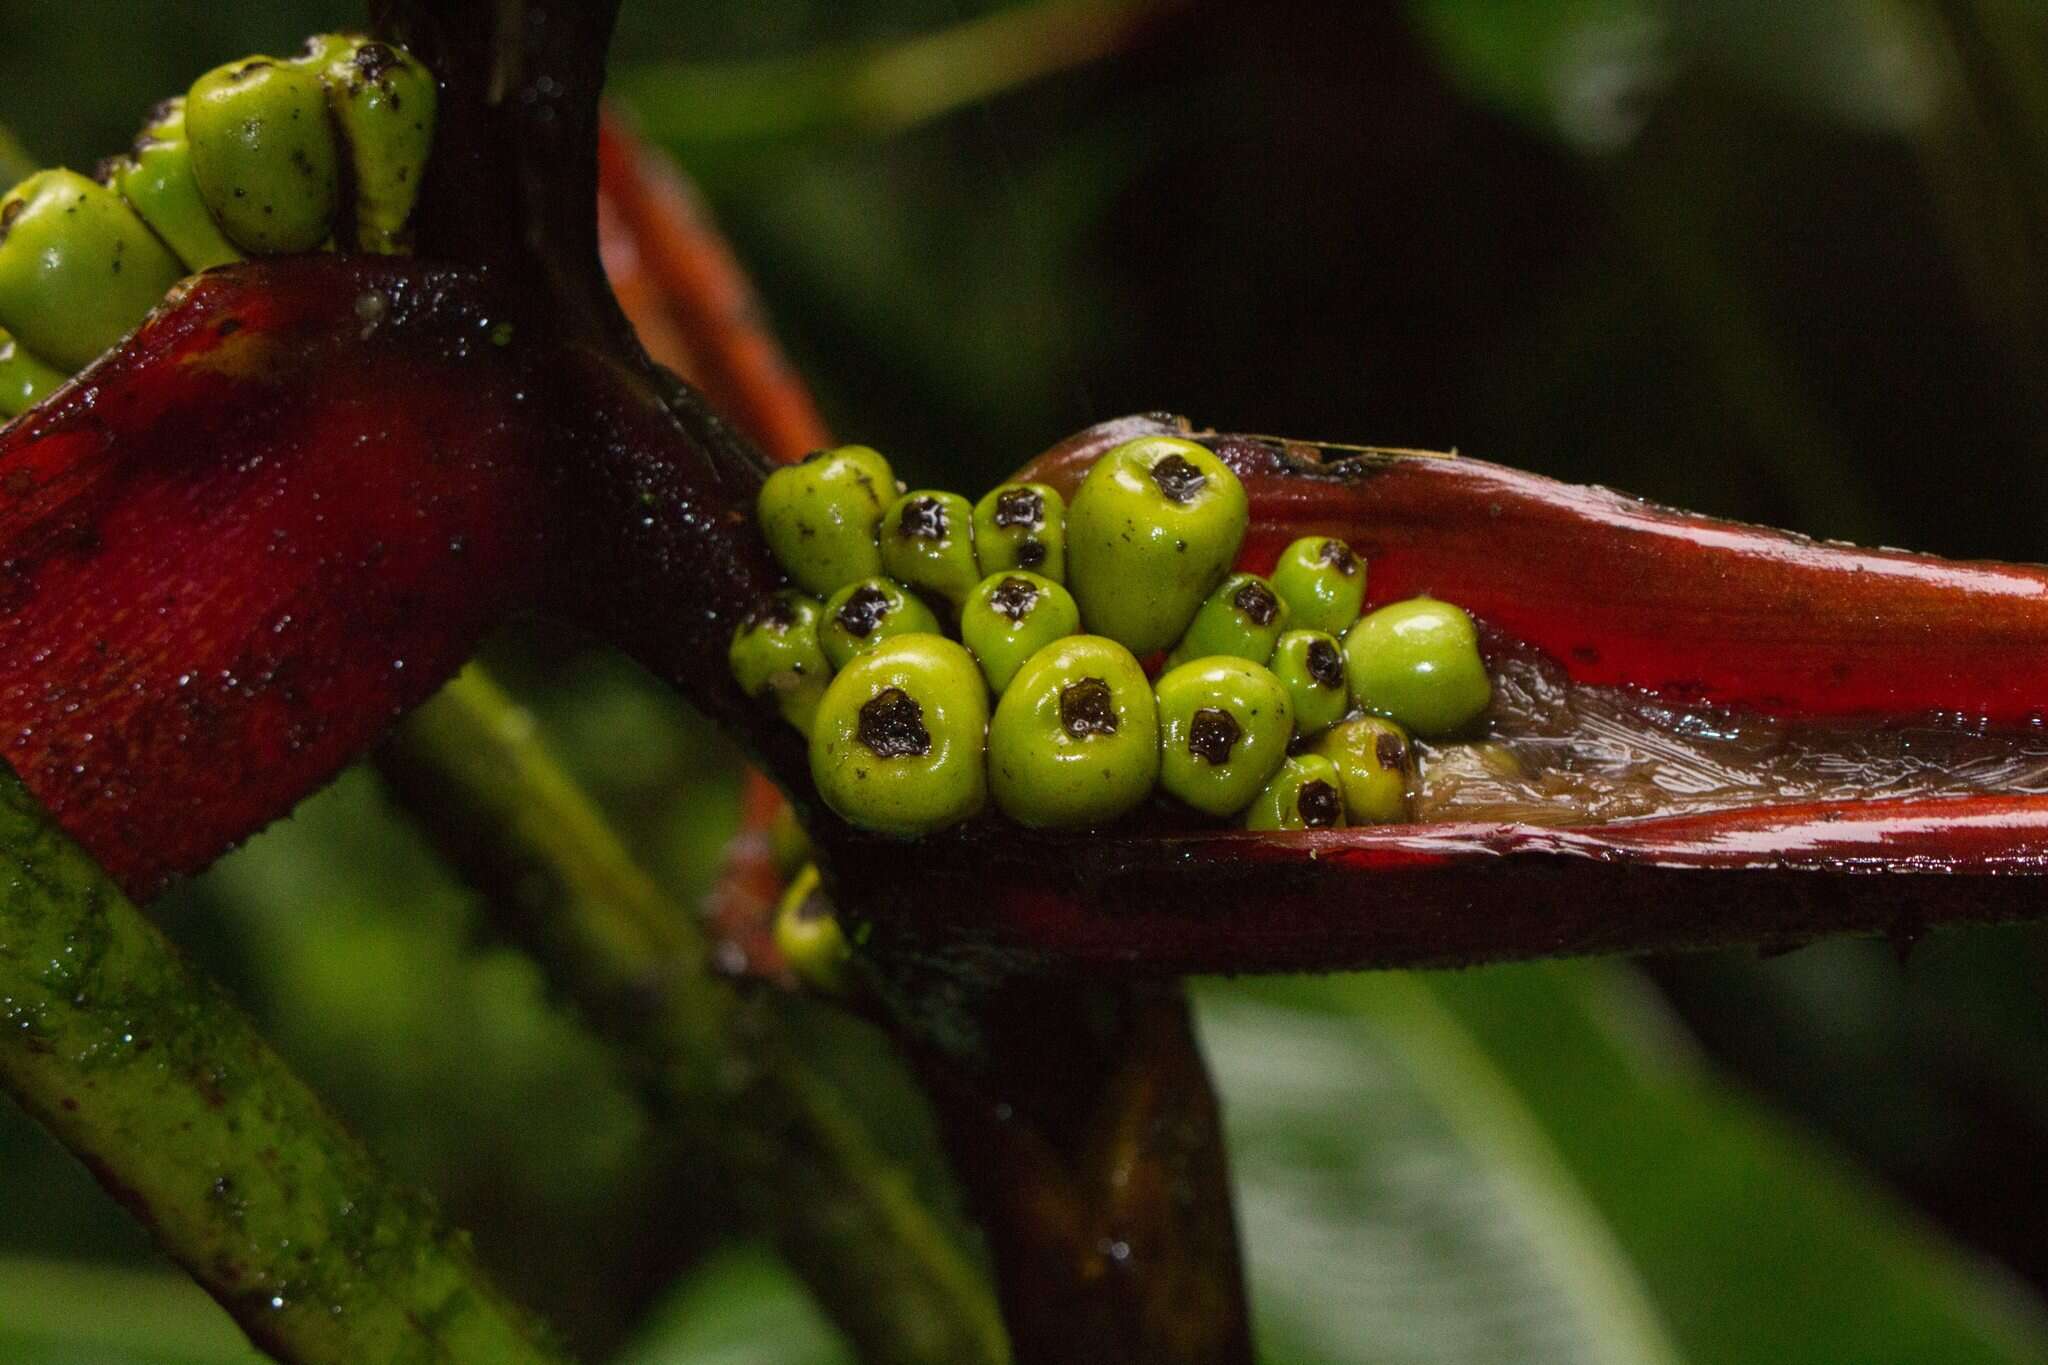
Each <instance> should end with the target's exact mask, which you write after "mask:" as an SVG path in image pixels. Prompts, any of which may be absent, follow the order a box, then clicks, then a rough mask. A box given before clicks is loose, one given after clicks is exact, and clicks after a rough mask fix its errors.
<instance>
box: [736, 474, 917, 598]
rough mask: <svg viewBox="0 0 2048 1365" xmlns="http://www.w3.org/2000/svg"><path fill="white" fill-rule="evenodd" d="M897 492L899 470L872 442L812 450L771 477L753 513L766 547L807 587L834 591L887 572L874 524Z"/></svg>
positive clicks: (813, 590) (818, 591)
mask: <svg viewBox="0 0 2048 1365" xmlns="http://www.w3.org/2000/svg"><path fill="white" fill-rule="evenodd" d="M895 498H896V475H895V474H894V473H893V472H892V471H891V470H890V468H889V462H888V461H887V460H885V459H883V458H882V456H881V454H880V453H879V452H877V451H875V450H871V449H869V448H868V447H867V446H841V447H839V448H838V449H837V450H819V451H814V452H813V453H812V454H810V455H809V456H807V457H806V458H805V459H804V461H803V462H802V463H801V464H793V465H784V466H783V467H782V468H780V469H778V470H776V471H775V472H774V473H773V474H770V475H769V476H768V479H767V482H765V483H763V484H762V485H761V495H760V497H759V498H758V499H757V500H756V502H755V517H756V519H757V520H759V522H760V523H761V534H762V535H763V536H764V537H766V538H767V541H768V548H769V549H770V550H772V551H774V552H775V558H776V560H777V562H779V563H780V564H781V565H782V567H783V569H784V570H786V571H787V572H788V574H789V576H790V577H791V578H793V579H795V580H796V581H797V583H798V585H799V586H801V587H802V588H803V589H804V590H805V591H806V592H810V593H815V594H816V595H818V596H819V597H830V596H831V595H832V594H833V593H835V592H838V591H839V590H840V589H841V588H843V587H845V586H846V585H847V584H848V583H854V582H858V581H859V580H861V579H863V578H875V577H878V576H880V574H881V572H882V555H881V551H879V550H878V549H876V548H875V531H876V529H877V528H879V527H880V526H881V524H882V513H883V512H885V511H887V510H888V507H889V504H890V503H891V502H893V501H894V500H895Z"/></svg>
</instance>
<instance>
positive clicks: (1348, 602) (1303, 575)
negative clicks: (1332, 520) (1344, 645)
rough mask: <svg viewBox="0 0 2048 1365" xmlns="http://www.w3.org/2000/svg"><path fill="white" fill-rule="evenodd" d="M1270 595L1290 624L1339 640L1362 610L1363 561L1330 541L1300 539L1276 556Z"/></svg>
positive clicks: (1309, 538) (1343, 545) (1316, 538)
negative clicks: (1288, 613) (1290, 614)
mask: <svg viewBox="0 0 2048 1365" xmlns="http://www.w3.org/2000/svg"><path fill="white" fill-rule="evenodd" d="M1273 591H1275V592H1277V593H1279V594H1280V598H1281V600H1282V601H1284V602H1285V603H1287V605H1288V606H1289V607H1291V608H1292V609H1293V611H1294V624H1295V625H1297V626H1301V627H1303V628H1305V629H1308V630H1320V631H1324V632H1327V633H1328V634H1331V635H1335V636H1338V637H1339V638H1342V636H1343V634H1344V632H1345V631H1347V630H1349V629H1351V625H1352V622H1354V621H1356V620H1357V619H1358V612H1359V608H1361V607H1363V606H1364V605H1365V561H1364V560H1362V559H1360V558H1359V557H1358V556H1357V555H1356V554H1354V553H1352V550H1351V547H1350V546H1349V545H1346V544H1345V543H1344V542H1343V541H1341V540H1338V539H1336V538H1335V537H1334V536H1304V537H1302V538H1301V539H1300V540H1297V541H1295V542H1294V543H1293V544H1292V545H1289V546H1288V547H1287V548H1286V549H1284V550H1282V551H1281V552H1280V559H1279V562H1278V563H1276V564H1274V566H1273Z"/></svg>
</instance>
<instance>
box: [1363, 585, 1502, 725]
mask: <svg viewBox="0 0 2048 1365" xmlns="http://www.w3.org/2000/svg"><path fill="white" fill-rule="evenodd" d="M1344 668H1345V672H1346V674H1347V675H1348V676H1349V678H1350V681H1351V699H1352V700H1353V701H1354V702H1356V703H1357V704H1358V705H1359V706H1361V707H1363V708H1365V709H1366V710H1368V711H1371V712H1373V713H1374V714H1376V715H1382V716H1387V717H1389V718H1391V719H1393V720H1397V721H1399V722H1400V723H1401V724H1402V725H1404V726H1406V727H1407V728H1408V729H1410V730H1412V731H1414V732H1415V733H1416V734H1418V735H1421V736H1423V737H1425V738H1428V739H1434V738H1437V737H1438V736H1441V735H1449V734H1453V733H1455V732H1457V731H1459V730H1462V729H1464V728H1465V727H1466V726H1467V725H1470V724H1471V723H1472V722H1473V721H1474V720H1476V719H1477V718H1478V716H1479V713H1480V712H1482V711H1484V710H1485V709H1486V704H1487V703H1488V702H1489V701H1491V700H1492V699H1493V683H1492V682H1491V680H1489V679H1488V677H1487V676H1486V664H1485V662H1484V661H1483V660H1481V659H1480V657H1479V631H1478V629H1477V628H1476V627H1475V626H1473V624H1472V618H1471V617H1469V616H1467V615H1466V614H1465V613H1464V612H1463V611H1461V610H1459V609H1458V608H1457V607H1454V606H1452V605H1451V604H1450V603H1448V602H1439V601H1437V600H1435V599H1434V598H1429V597H1413V598H1410V599H1409V600H1408V601H1406V602H1396V603H1394V604H1393V605H1392V606H1387V607H1381V608H1380V609H1379V610H1378V611H1376V612H1373V613H1372V614H1371V615H1369V616H1365V617H1361V618H1360V619H1359V622H1358V624H1357V625H1355V626H1353V627H1352V628H1351V633H1350V634H1348V635H1346V636H1345V637H1344Z"/></svg>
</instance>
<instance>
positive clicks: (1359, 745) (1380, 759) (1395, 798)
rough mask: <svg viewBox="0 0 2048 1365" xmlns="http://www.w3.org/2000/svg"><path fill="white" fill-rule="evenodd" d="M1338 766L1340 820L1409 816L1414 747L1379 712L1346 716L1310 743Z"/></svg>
mask: <svg viewBox="0 0 2048 1365" xmlns="http://www.w3.org/2000/svg"><path fill="white" fill-rule="evenodd" d="M1309 752H1311V753H1314V754H1320V755H1321V756H1322V757H1324V758H1327V759H1328V760H1330V762H1331V763H1332V764H1334V765H1335V766H1336V769H1337V778H1338V783H1339V785H1340V786H1341V787H1342V788H1343V790H1344V818H1345V819H1347V820H1349V821H1350V822H1351V823H1352V824H1354V825H1381V824H1386V823H1388V822H1389V821H1394V820H1405V819H1407V818H1408V787H1409V780H1410V777H1411V776H1412V774H1413V772H1414V767H1415V751H1414V749H1413V748H1412V747H1411V746H1410V745H1409V743H1408V736H1407V733H1406V732H1405V731H1403V730H1402V729H1401V727H1400V726H1398V725H1396V724H1395V723H1394V722H1392V721H1390V720H1381V719H1380V718H1379V717H1378V716H1360V717H1359V718H1358V719H1356V720H1347V721H1345V722H1344V723H1343V724H1342V725H1339V726H1336V727H1335V728H1334V729H1331V730H1327V731H1325V732H1324V733H1323V737H1322V738H1321V739H1319V740H1317V741H1316V742H1315V744H1314V745H1313V746H1311V748H1310V750H1309Z"/></svg>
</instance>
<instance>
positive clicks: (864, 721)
mask: <svg viewBox="0 0 2048 1365" xmlns="http://www.w3.org/2000/svg"><path fill="white" fill-rule="evenodd" d="M859 738H860V742H861V743H862V744H863V745H865V746H867V750H868V752H869V753H872V754H873V755H874V756H875V757H876V758H923V757H924V756H925V755H926V754H928V753H930V752H931V751H932V735H931V731H929V730H927V729H925V728H924V708H923V707H921V706H919V705H918V704H917V702H916V701H915V700H914V699H913V698H912V697H911V695H910V694H909V693H908V692H905V691H904V690H903V689H902V688H900V687H889V688H884V689H883V690H882V691H881V692H878V693H876V694H875V695H874V696H873V697H871V698H869V699H868V701H867V703H866V704H865V705H863V706H862V707H861V708H860V732H859Z"/></svg>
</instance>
